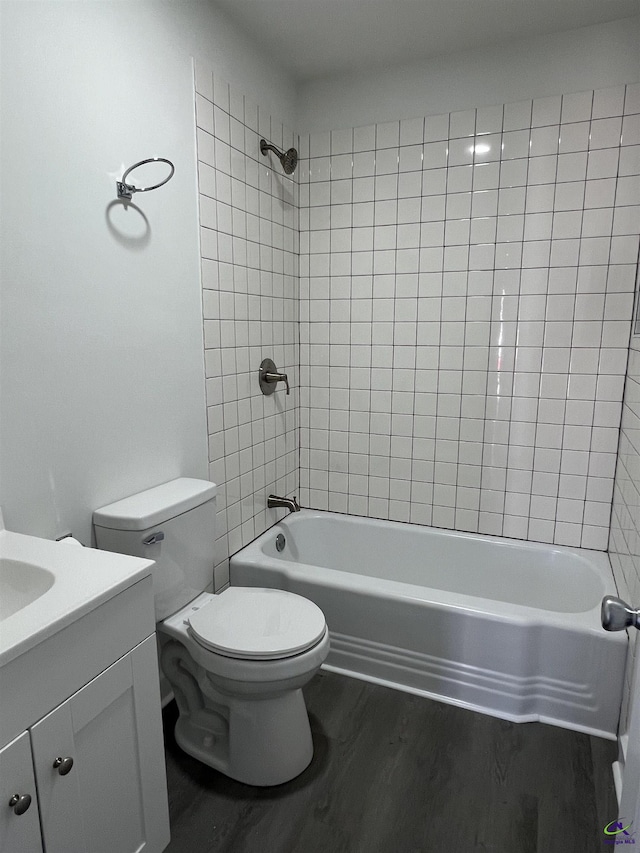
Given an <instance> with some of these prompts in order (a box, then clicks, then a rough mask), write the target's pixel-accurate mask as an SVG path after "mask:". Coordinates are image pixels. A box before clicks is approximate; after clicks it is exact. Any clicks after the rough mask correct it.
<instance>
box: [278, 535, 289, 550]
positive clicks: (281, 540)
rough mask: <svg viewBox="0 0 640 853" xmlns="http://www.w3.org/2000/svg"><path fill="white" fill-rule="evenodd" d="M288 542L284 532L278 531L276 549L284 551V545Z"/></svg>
mask: <svg viewBox="0 0 640 853" xmlns="http://www.w3.org/2000/svg"><path fill="white" fill-rule="evenodd" d="M286 544H287V540H286V539H285V538H284V536H283V535H282V533H278V535H277V536H276V551H284V546H285V545H286Z"/></svg>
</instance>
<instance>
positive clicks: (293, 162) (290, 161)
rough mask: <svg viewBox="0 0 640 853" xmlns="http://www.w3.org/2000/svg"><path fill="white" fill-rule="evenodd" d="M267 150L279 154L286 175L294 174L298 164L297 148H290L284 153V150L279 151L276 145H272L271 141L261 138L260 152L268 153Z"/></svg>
mask: <svg viewBox="0 0 640 853" xmlns="http://www.w3.org/2000/svg"><path fill="white" fill-rule="evenodd" d="M267 151H273V153H274V154H275V155H276V156H277V158H278V160H280V165H281V166H282V170H283V172H284V173H285V175H292V174H293V173H294V172H295V169H296V166H297V165H298V152H297V151H296V149H295V148H289V150H288V151H285V152H284V153H283V152H282V151H278V149H277V148H276V147H275V145H271V143H270V142H267V140H266V139H261V140H260V153H261V154H266V153H267Z"/></svg>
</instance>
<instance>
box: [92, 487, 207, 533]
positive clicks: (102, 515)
mask: <svg viewBox="0 0 640 853" xmlns="http://www.w3.org/2000/svg"><path fill="white" fill-rule="evenodd" d="M216 492H217V486H216V484H215V483H209V482H208V481H207V480H195V479H192V478H189V477H180V478H179V479H177V480H171V481H170V482H168V483H163V484H162V485H160V486H154V487H153V488H152V489H146V490H145V491H144V492H139V493H138V494H136V495H131V496H130V497H128V498H123V499H122V500H120V501H115V503H111V504H108V505H107V506H103V507H102V508H101V509H97V510H95V512H94V513H93V523H94V524H95V525H96V526H98V527H109V528H111V529H113V530H147V529H148V528H150V527H155V526H156V525H157V524H162V523H163V522H164V521H167V520H168V519H170V518H175V517H176V516H177V515H182V513H183V512H187V511H188V510H190V509H194V508H195V507H197V506H200V505H201V504H203V503H206V502H207V501H210V500H212V499H213V498H215V496H216Z"/></svg>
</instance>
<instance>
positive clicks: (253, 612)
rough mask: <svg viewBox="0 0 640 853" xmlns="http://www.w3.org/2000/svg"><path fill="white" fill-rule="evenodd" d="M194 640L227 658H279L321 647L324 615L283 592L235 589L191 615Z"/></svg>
mask: <svg viewBox="0 0 640 853" xmlns="http://www.w3.org/2000/svg"><path fill="white" fill-rule="evenodd" d="M189 625H190V627H191V633H192V635H193V637H194V638H195V639H196V640H197V641H198V642H199V643H200V644H201V645H202V646H204V647H205V648H208V649H211V650H212V651H214V652H217V653H218V654H221V655H225V656H226V657H232V658H241V659H244V660H276V659H278V658H286V657H291V656H292V655H296V654H300V652H303V651H305V650H306V649H309V648H311V646H314V645H315V644H316V643H318V642H319V641H320V640H321V639H322V637H323V636H324V633H325V631H326V627H327V626H326V623H325V620H324V613H323V612H322V610H320V608H319V607H317V606H316V605H315V604H314V603H313V602H312V601H309V600H308V599H306V598H302V596H300V595H294V594H293V593H292V592H285V591H284V590H280V589H256V588H254V587H229V589H227V590H225V591H224V592H223V593H221V594H220V595H214V596H213V598H212V600H211V601H210V602H209V603H208V604H206V605H205V606H204V607H202V608H201V609H200V610H197V611H196V612H195V613H192V614H191V616H189Z"/></svg>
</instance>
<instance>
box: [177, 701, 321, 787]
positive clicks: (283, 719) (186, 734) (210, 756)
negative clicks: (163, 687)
mask: <svg viewBox="0 0 640 853" xmlns="http://www.w3.org/2000/svg"><path fill="white" fill-rule="evenodd" d="M232 705H236V707H229V709H228V710H229V717H228V721H227V726H225V729H226V731H222V732H220V733H219V734H214V733H213V732H212V730H211V728H209V727H207V728H206V729H204V728H203V727H202V725H201V721H200V720H198V718H197V715H196V717H195V719H194V717H193V716H192V715H191V714H190V713H189V712H188V711H187V713H183V712H182V710H180V716H179V718H178V721H177V722H176V726H175V738H176V743H177V744H178V746H179V747H180V748H181V749H183V750H184V751H185V752H186V753H188V754H189V755H191V756H193V757H194V758H197V759H198V760H199V761H202V763H203V764H207V765H208V766H209V767H213V768H214V769H215V770H219V771H220V772H221V773H224V774H225V775H226V776H229V777H230V778H232V779H236V780H237V781H238V782H243V783H244V784H245V785H258V786H268V785H281V784H283V783H284V782H289V781H290V780H291V779H294V778H295V777H296V776H298V775H299V774H300V773H302V771H303V770H305V769H306V768H307V767H308V766H309V764H310V763H311V759H312V758H313V742H312V739H311V729H310V727H309V718H308V716H307V709H306V707H305V702H304V697H303V695H302V691H301V690H295V691H293V692H291V693H287V694H286V695H284V696H280V697H277V698H274V699H264V700H258V701H248V702H247V701H243V702H242V703H235V702H234V703H232ZM239 705H242V707H239Z"/></svg>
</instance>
